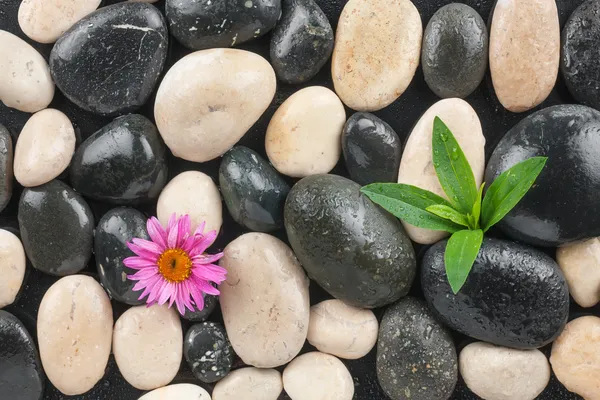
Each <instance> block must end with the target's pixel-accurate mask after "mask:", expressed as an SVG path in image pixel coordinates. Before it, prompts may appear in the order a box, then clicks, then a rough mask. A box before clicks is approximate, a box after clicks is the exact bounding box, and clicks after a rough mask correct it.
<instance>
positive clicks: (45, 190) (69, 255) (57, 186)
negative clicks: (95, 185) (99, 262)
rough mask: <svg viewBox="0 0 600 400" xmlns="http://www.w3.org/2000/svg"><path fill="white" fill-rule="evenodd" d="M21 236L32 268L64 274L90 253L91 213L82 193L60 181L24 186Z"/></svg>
mask: <svg viewBox="0 0 600 400" xmlns="http://www.w3.org/2000/svg"><path fill="white" fill-rule="evenodd" d="M18 219H19V230H20V232H21V240H22V241H23V247H24V248H25V252H26V254H27V258H29V261H31V264H33V266H34V268H36V269H38V270H40V271H42V272H45V273H47V274H50V275H56V276H65V275H71V274H75V273H77V272H79V271H81V270H82V269H83V268H84V267H85V266H86V265H87V263H88V261H89V259H90V257H91V255H92V242H93V235H94V216H93V215H92V210H90V207H89V206H88V205H87V203H86V202H85V200H84V199H83V197H81V195H79V194H78V193H76V192H75V191H74V190H73V189H71V188H70V187H69V186H67V185H66V184H64V183H63V182H61V181H57V180H53V181H50V182H48V183H45V184H44V185H42V186H38V187H35V188H26V189H25V190H24V191H23V194H22V195H21V200H20V201H19V213H18Z"/></svg>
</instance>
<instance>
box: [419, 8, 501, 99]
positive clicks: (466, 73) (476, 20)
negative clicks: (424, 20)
mask: <svg viewBox="0 0 600 400" xmlns="http://www.w3.org/2000/svg"><path fill="white" fill-rule="evenodd" d="M488 41H489V37H488V32H487V28H486V26H485V22H483V19H482V18H481V16H480V15H479V14H478V13H477V11H475V10H474V9H472V8H471V7H469V6H468V5H466V4H461V3H452V4H448V5H446V6H444V7H442V8H440V9H439V10H438V11H437V12H436V13H435V14H434V15H433V17H432V18H431V19H430V20H429V23H428V24H427V28H426V29H425V34H424V36H423V48H422V49H421V62H422V63H423V74H424V75H425V82H427V85H428V86H429V88H430V89H431V91H432V92H433V93H435V94H436V95H437V96H439V97H441V98H451V97H460V98H465V97H467V96H468V95H470V94H471V93H473V92H474V91H475V89H477V86H479V84H480V83H481V81H482V80H483V77H484V75H485V71H486V69H487V64H488Z"/></svg>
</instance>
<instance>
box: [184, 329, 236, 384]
mask: <svg viewBox="0 0 600 400" xmlns="http://www.w3.org/2000/svg"><path fill="white" fill-rule="evenodd" d="M183 354H184V356H185V359H186V361H187V363H188V365H189V366H190V368H191V370H192V372H193V373H194V375H195V376H196V378H198V379H199V380H201V381H202V382H204V383H213V382H217V381H219V380H221V379H223V378H224V377H225V376H226V375H227V374H228V373H229V371H230V370H231V365H232V364H233V356H234V352H233V348H232V347H231V343H229V339H228V338H227V332H226V331H225V327H224V326H223V325H221V324H219V323H217V322H203V323H201V324H196V325H194V326H192V327H191V328H190V329H189V330H188V331H187V333H186V334H185V338H184V340H183Z"/></svg>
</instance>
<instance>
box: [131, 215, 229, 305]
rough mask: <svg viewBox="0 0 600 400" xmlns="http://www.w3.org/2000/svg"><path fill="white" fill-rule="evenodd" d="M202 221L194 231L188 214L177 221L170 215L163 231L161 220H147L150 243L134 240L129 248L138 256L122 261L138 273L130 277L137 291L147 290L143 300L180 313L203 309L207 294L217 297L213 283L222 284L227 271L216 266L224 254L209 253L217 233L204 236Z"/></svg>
mask: <svg viewBox="0 0 600 400" xmlns="http://www.w3.org/2000/svg"><path fill="white" fill-rule="evenodd" d="M204 226H205V223H204V222H203V223H202V224H201V225H200V226H199V227H198V229H196V231H195V232H193V233H192V232H191V229H190V228H191V222H190V217H189V216H188V215H184V216H182V217H180V218H179V219H178V218H177V215H175V214H173V215H171V218H169V223H168V225H167V228H166V229H164V228H163V227H162V225H161V224H160V222H159V221H158V219H156V218H155V217H152V218H150V219H148V222H147V228H148V234H149V235H150V239H151V240H144V239H139V238H134V239H132V241H131V243H127V246H128V247H129V249H130V250H131V251H133V252H134V253H135V254H136V255H137V256H135V257H128V258H126V259H125V260H123V264H125V266H127V267H129V268H132V269H135V270H137V272H136V273H135V274H133V275H128V276H127V277H128V278H129V279H131V280H135V281H138V282H137V283H136V284H135V286H134V287H133V290H134V291H139V290H142V289H143V290H144V291H143V292H142V294H141V295H140V297H139V298H140V300H141V299H143V298H144V297H146V296H148V298H147V299H146V303H147V304H148V305H152V304H155V303H158V304H165V303H166V302H167V301H169V307H171V306H172V305H173V303H175V305H176V306H177V310H178V311H179V313H180V314H184V313H185V309H186V308H187V309H189V310H190V311H194V306H195V307H197V309H198V310H202V309H203V308H204V293H206V294H212V295H218V294H219V291H218V290H217V289H216V288H215V287H214V286H212V285H211V282H214V283H217V284H219V283H221V282H223V281H224V280H225V275H226V274H227V271H226V270H225V269H224V268H221V267H219V266H218V265H215V264H213V263H214V262H216V261H217V260H219V259H220V258H221V257H223V253H218V254H212V255H211V254H206V253H205V251H206V249H208V248H209V247H210V246H211V245H212V244H213V242H214V241H215V239H216V237H217V232H216V231H210V232H208V233H207V234H206V235H205V234H204Z"/></svg>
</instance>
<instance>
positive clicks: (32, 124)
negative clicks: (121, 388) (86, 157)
mask: <svg viewBox="0 0 600 400" xmlns="http://www.w3.org/2000/svg"><path fill="white" fill-rule="evenodd" d="M75 140H76V138H75V130H74V129H73V124H71V121H70V120H69V117H67V116H66V115H65V114H63V113H62V112H60V111H58V110H54V109H52V108H46V109H45V110H42V111H38V112H37V113H35V114H33V115H32V116H31V118H29V120H28V121H27V123H26V124H25V126H24V127H23V130H21V133H20V134H19V138H18V139H17V145H16V147H15V161H14V174H15V178H16V179H17V181H18V182H19V183H20V184H21V185H23V186H25V187H32V186H39V185H43V184H44V183H47V182H50V181H51V180H52V179H54V178H56V177H57V176H59V175H60V174H62V172H63V171H64V170H65V169H67V167H68V166H69V163H70V162H71V158H72V157H73V152H74V151H75Z"/></svg>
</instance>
